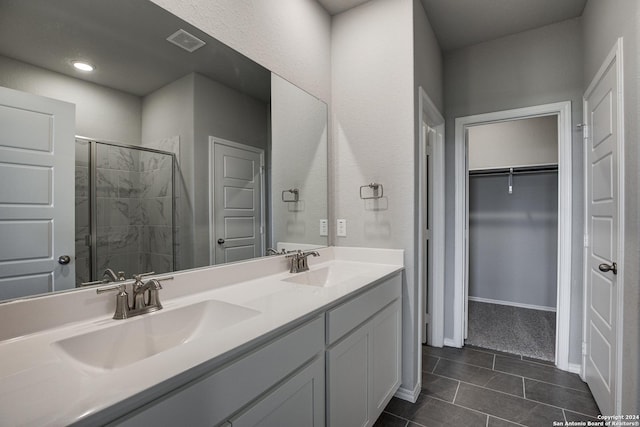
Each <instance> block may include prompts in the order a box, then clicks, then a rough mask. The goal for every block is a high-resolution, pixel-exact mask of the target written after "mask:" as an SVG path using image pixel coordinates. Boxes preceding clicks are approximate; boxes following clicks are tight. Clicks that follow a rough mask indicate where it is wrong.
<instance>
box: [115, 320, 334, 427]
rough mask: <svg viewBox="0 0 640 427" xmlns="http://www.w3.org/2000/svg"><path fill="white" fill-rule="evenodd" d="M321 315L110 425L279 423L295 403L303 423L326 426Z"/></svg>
mask: <svg viewBox="0 0 640 427" xmlns="http://www.w3.org/2000/svg"><path fill="white" fill-rule="evenodd" d="M323 320H324V316H320V317H316V318H315V319H314V320H312V321H310V322H307V323H305V324H304V325H302V326H299V327H297V328H295V329H294V330H293V331H290V332H288V333H285V334H284V335H283V336H281V337H279V338H277V339H275V340H273V341H271V342H269V343H267V344H266V345H263V346H262V347H259V348H257V349H254V350H252V351H250V352H249V353H248V354H247V355H245V356H241V357H240V358H239V359H238V360H234V361H233V362H231V363H227V364H225V365H223V366H222V367H220V368H217V369H215V370H214V371H213V372H211V373H209V374H207V375H205V376H203V377H201V378H198V379H196V380H195V381H193V382H191V383H188V384H186V385H185V386H183V387H181V388H180V389H178V390H177V391H174V392H172V393H169V394H168V395H166V396H164V397H162V398H160V399H158V400H156V401H154V402H152V403H150V404H148V405H146V406H145V407H143V408H141V409H139V410H137V411H135V412H134V413H132V414H129V415H127V416H125V417H122V418H120V419H119V420H117V421H116V422H114V423H112V424H110V425H113V426H131V427H133V426H136V427H137V426H147V425H149V426H151V425H152V426H154V427H158V426H179V425H183V426H189V427H196V426H207V427H212V426H217V425H221V424H222V425H224V426H229V425H232V426H236V425H239V426H254V425H256V426H257V425H259V426H274V427H276V426H282V425H283V424H279V420H280V419H281V418H279V417H283V416H285V415H286V414H285V412H287V411H289V410H291V411H293V408H295V412H292V413H295V415H296V416H297V417H299V418H300V419H304V420H307V421H308V422H305V423H303V424H300V425H305V426H310V427H311V426H314V427H315V426H317V427H320V426H323V425H324V409H325V405H324V357H323V356H324V354H323V353H324V321H323ZM237 413H239V415H236V414H237ZM258 421H260V422H258ZM285 425H286V424H285ZM296 425H297V424H296Z"/></svg>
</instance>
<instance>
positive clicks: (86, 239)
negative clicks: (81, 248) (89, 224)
mask: <svg viewBox="0 0 640 427" xmlns="http://www.w3.org/2000/svg"><path fill="white" fill-rule="evenodd" d="M84 245H85V246H89V247H91V234H85V235H84Z"/></svg>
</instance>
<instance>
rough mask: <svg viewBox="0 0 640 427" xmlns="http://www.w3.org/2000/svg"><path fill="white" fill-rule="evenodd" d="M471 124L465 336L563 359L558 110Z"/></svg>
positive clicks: (497, 346)
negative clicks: (558, 353)
mask: <svg viewBox="0 0 640 427" xmlns="http://www.w3.org/2000/svg"><path fill="white" fill-rule="evenodd" d="M467 132H468V137H467V158H468V164H469V175H468V182H469V185H468V201H469V204H468V206H469V217H468V218H469V234H468V236H469V240H468V246H469V248H468V254H469V262H468V286H469V288H468V295H467V319H468V320H467V336H466V340H465V344H466V345H474V346H477V347H483V348H488V349H492V350H499V351H504V352H508V353H513V354H521V355H523V356H526V357H531V358H535V359H541V360H545V361H555V333H556V330H555V329H556V294H557V286H556V285H557V253H558V119H557V116H542V117H533V118H526V119H518V120H509V121H504V122H498V123H489V124H482V125H478V126H473V127H470V128H469V129H468V131H467Z"/></svg>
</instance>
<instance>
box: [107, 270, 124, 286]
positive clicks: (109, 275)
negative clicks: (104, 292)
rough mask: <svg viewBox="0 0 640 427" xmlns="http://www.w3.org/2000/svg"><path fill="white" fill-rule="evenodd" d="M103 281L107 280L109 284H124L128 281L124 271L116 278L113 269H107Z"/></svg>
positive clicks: (119, 272)
mask: <svg viewBox="0 0 640 427" xmlns="http://www.w3.org/2000/svg"><path fill="white" fill-rule="evenodd" d="M105 276H106V277H105ZM102 280H107V283H109V282H122V281H124V280H126V278H125V277H124V271H118V275H117V276H116V273H115V272H114V271H113V270H112V269H110V268H107V269H106V270H105V271H104V273H103V274H102Z"/></svg>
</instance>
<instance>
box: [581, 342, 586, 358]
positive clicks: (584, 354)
mask: <svg viewBox="0 0 640 427" xmlns="http://www.w3.org/2000/svg"><path fill="white" fill-rule="evenodd" d="M582 355H583V356H586V355H587V343H586V342H582Z"/></svg>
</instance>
